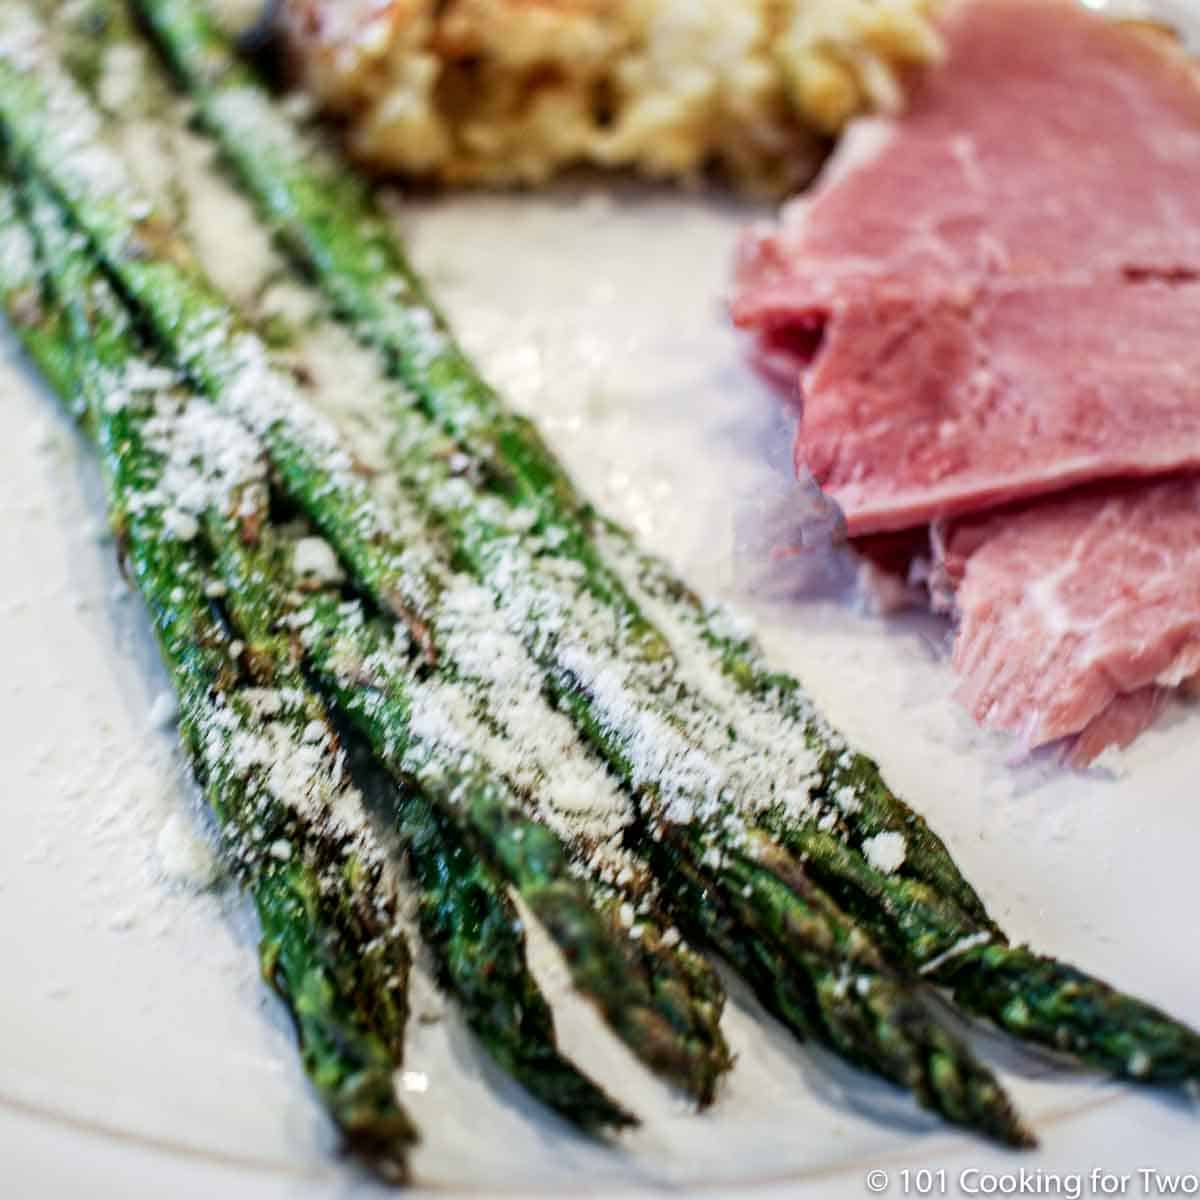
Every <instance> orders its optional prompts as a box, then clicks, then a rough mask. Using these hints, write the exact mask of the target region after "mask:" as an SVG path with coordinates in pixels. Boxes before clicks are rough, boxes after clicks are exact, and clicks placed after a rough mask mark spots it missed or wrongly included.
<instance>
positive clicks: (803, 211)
mask: <svg viewBox="0 0 1200 1200" xmlns="http://www.w3.org/2000/svg"><path fill="white" fill-rule="evenodd" d="M945 34H946V40H947V46H948V52H949V53H948V58H947V62H946V65H945V66H944V67H942V68H939V69H937V70H935V71H933V72H931V73H930V74H929V75H928V77H927V78H926V79H925V81H924V82H923V83H922V84H921V85H920V86H919V87H918V88H917V90H916V92H915V95H914V97H913V100H912V104H911V108H910V110H909V112H908V113H906V114H905V115H904V116H903V117H901V118H898V119H894V120H873V121H870V122H865V123H863V124H862V125H861V126H860V127H859V128H858V129H856V130H855V131H854V133H853V134H852V135H851V136H850V137H848V138H847V139H846V141H845V142H844V143H843V148H842V150H841V151H840V152H839V155H838V156H837V158H835V160H834V162H833V163H832V164H831V165H830V167H829V168H828V169H827V172H826V174H825V176H824V177H823V179H822V181H821V182H820V183H819V184H818V186H817V188H816V189H815V190H814V191H813V192H812V193H811V194H810V195H808V196H806V197H804V198H801V199H800V200H798V201H795V202H793V203H792V204H791V205H790V206H789V207H788V208H787V209H786V210H785V213H784V216H783V220H782V223H781V225H780V227H779V228H778V229H775V230H772V231H770V232H766V233H761V232H760V233H757V234H754V235H751V236H750V237H749V238H748V239H747V241H746V243H745V245H744V246H743V248H742V253H741V257H740V262H739V269H738V278H737V287H736V292H735V298H734V303H733V313H734V317H735V320H736V321H737V322H738V323H739V324H740V325H742V326H744V327H745V328H747V329H749V330H752V331H753V332H754V334H755V340H756V354H757V356H758V358H759V361H760V362H761V363H762V364H763V365H764V366H765V367H766V368H767V369H769V370H770V371H771V373H772V374H773V375H774V376H775V378H777V379H780V380H785V381H789V382H790V384H791V386H792V387H793V388H796V387H797V386H798V387H799V389H800V391H801V392H802V395H803V409H804V415H803V420H802V423H801V427H800V431H799V435H798V440H797V446H796V456H797V460H798V462H799V463H802V464H804V465H807V466H808V467H809V468H810V469H811V470H812V472H813V474H814V475H815V477H816V479H817V481H818V482H819V483H820V484H821V485H822V486H823V487H824V488H825V490H826V491H827V492H829V494H831V495H832V496H833V497H834V499H835V500H836V501H837V502H838V503H839V505H840V506H841V507H842V509H843V511H844V512H845V514H846V517H847V523H848V528H849V530H850V532H851V534H863V533H871V532H877V531H887V530H895V529H902V528H906V527H908V526H912V525H915V524H919V523H921V522H924V521H929V520H932V519H936V518H942V517H947V516H953V515H956V514H961V513H966V512H972V511H977V510H979V509H980V508H983V507H988V506H992V505H995V504H998V503H1002V502H1007V501H1013V500H1017V499H1023V498H1028V497H1031V496H1035V495H1040V494H1045V493H1048V492H1052V491H1057V490H1059V489H1063V488H1066V487H1069V486H1074V485H1077V484H1079V483H1081V482H1084V481H1087V480H1090V479H1097V478H1112V477H1118V476H1141V475H1151V474H1158V473H1161V472H1163V471H1168V470H1178V469H1181V468H1189V467H1190V468H1196V467H1200V282H1198V281H1200V88H1198V87H1197V83H1196V79H1195V76H1194V74H1193V69H1192V67H1191V66H1190V64H1188V63H1187V61H1186V60H1185V59H1184V58H1183V56H1182V54H1180V53H1178V52H1176V51H1175V50H1174V49H1173V48H1171V47H1170V45H1169V44H1168V43H1167V42H1166V40H1165V39H1163V38H1161V37H1155V38H1152V37H1150V36H1148V35H1146V34H1144V33H1142V32H1135V31H1133V30H1130V29H1128V28H1125V27H1121V26H1118V25H1116V24H1115V23H1113V22H1111V21H1109V20H1107V19H1105V18H1102V17H1100V16H1097V15H1096V14H1094V13H1090V12H1088V11H1087V10H1086V9H1085V8H1083V7H1082V6H1081V5H1079V4H1077V3H1074V2H1073V0H973V2H968V3H962V4H959V5H958V6H956V7H954V8H952V10H951V12H950V14H949V16H948V18H947V21H946V24H945Z"/></svg>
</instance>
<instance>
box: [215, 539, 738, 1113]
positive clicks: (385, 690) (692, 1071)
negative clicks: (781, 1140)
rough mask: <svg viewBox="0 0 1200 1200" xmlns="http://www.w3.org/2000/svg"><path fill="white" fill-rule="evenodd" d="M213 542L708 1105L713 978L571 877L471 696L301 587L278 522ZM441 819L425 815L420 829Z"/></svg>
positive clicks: (605, 1000) (652, 1052) (260, 632)
mask: <svg viewBox="0 0 1200 1200" xmlns="http://www.w3.org/2000/svg"><path fill="white" fill-rule="evenodd" d="M216 540H217V543H218V546H219V553H220V558H221V561H222V565H223V571H224V574H225V577H226V580H227V582H228V583H229V584H230V590H231V596H236V597H238V600H237V601H236V604H237V605H239V606H240V605H245V606H246V607H247V608H248V609H249V610H250V612H251V613H254V612H273V613H277V614H278V613H286V612H287V610H288V608H289V598H290V597H296V598H297V599H298V600H299V601H300V603H299V607H298V608H297V609H296V611H295V612H294V614H293V615H292V618H291V623H292V625H294V626H295V627H297V628H298V629H299V641H300V643H301V645H302V647H303V649H302V651H301V653H302V654H303V656H304V659H305V662H306V664H307V666H308V667H309V668H310V669H311V670H312V671H313V672H314V674H315V675H316V677H317V678H318V679H319V680H320V681H321V683H322V686H323V687H324V689H325V690H326V692H327V693H328V694H329V695H330V696H331V697H332V699H333V700H334V702H335V704H336V705H337V707H338V709H339V710H340V711H341V712H342V713H343V715H344V716H345V717H346V719H348V720H349V721H351V722H352V723H353V724H354V725H355V726H356V727H357V729H358V730H359V731H360V733H361V734H362V735H363V736H364V737H365V739H366V740H367V742H368V743H369V744H370V746H371V748H372V750H373V752H374V754H375V756H376V758H377V760H378V761H379V762H381V763H382V764H384V765H385V766H387V767H388V768H389V769H390V770H391V771H392V773H393V775H394V777H395V778H396V779H397V780H399V781H400V782H401V784H402V786H403V785H411V786H413V787H415V788H418V789H419V790H420V792H421V793H422V796H423V797H425V798H427V799H428V800H429V801H432V802H433V804H434V805H435V806H436V808H437V809H438V810H439V812H438V813H437V814H436V817H437V819H438V820H440V821H442V822H446V821H450V822H453V824H454V825H455V826H457V827H458V828H456V829H455V834H454V836H455V838H456V839H457V837H458V834H459V830H461V831H462V833H463V834H464V835H465V842H466V844H467V845H469V846H470V848H471V850H472V851H473V852H474V853H475V854H478V855H481V856H483V857H484V858H485V859H486V860H487V861H488V862H489V863H490V864H491V865H492V867H493V868H494V869H495V870H496V871H498V872H499V873H500V874H502V875H503V876H504V877H505V878H507V879H508V880H509V882H510V883H511V884H512V885H513V886H514V887H515V888H516V889H517V891H518V892H519V893H520V895H521V896H522V897H523V898H524V900H525V901H526V903H527V904H528V905H529V907H530V909H531V911H532V912H533V913H534V915H535V916H537V917H538V918H539V920H540V921H541V922H542V923H543V925H545V927H546V928H547V930H548V931H549V932H550V934H551V936H552V938H553V939H554V940H555V942H556V943H557V944H558V945H559V946H560V947H561V948H562V950H563V951H564V953H565V955H566V957H567V962H568V965H569V967H570V969H571V972H572V977H573V979H574V981H575V984H576V986H577V987H578V988H579V990H580V991H581V992H583V993H584V994H585V995H587V996H588V997H589V998H591V999H592V1000H593V1002H594V1003H595V1004H596V1005H597V1007H598V1008H599V1009H600V1011H601V1012H602V1013H603V1014H604V1017H605V1019H606V1021H607V1022H608V1023H609V1024H610V1025H611V1026H612V1027H613V1029H614V1030H615V1031H616V1032H617V1033H618V1034H619V1035H620V1036H621V1037H622V1038H623V1039H624V1040H625V1041H626V1042H627V1044H629V1045H630V1046H631V1047H632V1048H634V1049H635V1051H636V1052H637V1053H638V1054H639V1056H640V1057H641V1058H642V1059H643V1060H644V1061H646V1062H647V1063H648V1064H650V1065H651V1066H653V1067H654V1069H656V1070H657V1071H658V1072H659V1073H661V1074H663V1075H664V1076H665V1077H667V1078H669V1079H671V1080H673V1081H674V1082H676V1083H677V1084H679V1085H680V1086H681V1087H683V1088H685V1089H686V1090H688V1091H690V1092H691V1093H693V1094H694V1095H696V1096H698V1097H699V1098H700V1100H701V1101H702V1102H705V1103H707V1102H708V1101H709V1100H711V1098H712V1095H713V1090H714V1087H715V1084H716V1080H717V1078H718V1076H719V1075H720V1073H721V1072H723V1071H724V1070H726V1069H727V1068H728V1066H729V1065H730V1061H731V1060H730V1057H729V1054H728V1051H727V1049H726V1047H725V1043H724V1040H723V1038H722V1036H721V1033H720V1029H719V1025H718V1022H719V1018H720V1012H721V1003H720V988H719V984H718V983H717V981H716V979H715V977H713V978H712V980H711V982H710V983H709V984H708V987H707V995H706V996H705V995H695V996H694V995H693V994H692V993H691V992H690V991H688V990H687V989H686V988H684V987H682V986H681V984H682V978H681V972H680V971H679V970H678V968H677V967H676V966H675V962H674V959H675V957H676V956H675V955H672V954H670V953H669V952H667V951H666V950H664V951H663V952H661V953H659V954H658V955H656V956H655V957H654V961H653V963H652V967H653V970H650V969H647V966H646V965H645V964H643V963H641V962H639V961H638V958H639V956H638V955H635V954H633V953H631V952H630V950H629V942H630V939H629V937H628V931H627V930H625V929H624V928H621V929H620V930H619V931H617V930H614V928H613V926H612V924H611V922H610V921H607V920H606V919H605V916H604V903H603V901H602V900H601V899H600V898H599V897H597V896H596V895H595V894H594V893H593V892H592V890H591V889H590V888H589V887H588V886H587V884H586V882H585V881H584V880H582V879H580V878H578V877H577V876H576V874H575V872H574V871H573V869H572V865H571V863H570V861H569V859H568V856H567V855H566V853H565V851H564V850H563V848H562V846H561V845H560V844H559V842H558V839H557V838H556V837H555V836H554V834H553V833H552V832H551V831H550V830H549V829H547V828H546V827H545V826H543V825H542V824H540V823H539V822H537V821H535V820H531V819H529V818H528V817H527V816H526V815H525V813H524V811H523V808H524V806H523V805H522V803H521V800H520V799H519V797H518V796H517V795H516V794H515V793H514V792H513V791H512V789H511V788H510V787H509V785H508V784H507V782H506V781H505V780H504V779H503V778H502V777H501V776H500V775H499V774H498V773H497V772H496V771H495V770H494V769H493V768H490V767H489V766H488V765H487V764H486V763H485V762H484V761H482V760H480V759H478V756H477V754H476V753H475V752H474V751H473V750H471V749H469V748H467V747H466V746H465V745H464V742H463V740H462V735H461V733H460V732H459V731H458V730H456V729H455V724H456V722H457V723H459V724H461V718H460V714H461V713H462V712H463V710H464V709H465V708H466V707H467V705H468V704H469V702H470V701H469V693H467V692H466V691H465V689H458V688H455V686H454V685H453V684H452V683H449V682H447V681H445V680H441V681H430V680H422V679H421V678H420V677H419V672H418V671H417V669H416V667H417V664H415V663H413V662H412V661H411V658H410V655H409V653H408V652H407V648H405V647H401V648H397V647H396V645H395V638H394V637H393V636H390V635H389V634H388V632H387V630H386V629H384V628H377V627H375V626H374V625H373V624H372V623H370V622H368V621H367V620H366V619H365V618H364V615H363V613H362V610H361V607H360V606H359V605H358V604H357V603H356V602H354V601H350V602H348V603H347V602H343V601H341V598H340V596H336V595H329V594H319V593H318V594H315V595H314V594H312V593H311V592H310V594H309V595H307V596H302V595H301V594H300V593H299V592H298V589H297V583H298V581H297V580H296V579H295V578H294V577H293V576H292V570H291V565H290V564H291V561H292V555H291V554H290V553H289V549H290V548H289V547H288V546H287V544H286V543H280V542H279V541H278V540H277V539H275V538H273V537H272V536H271V534H270V531H259V533H258V536H257V538H256V540H255V543H249V542H247V541H246V539H244V538H241V537H239V536H238V535H237V531H236V530H232V529H228V528H226V529H225V530H223V531H222V530H217V531H216ZM434 628H435V629H436V626H435V627H434ZM278 641H279V633H278V632H277V631H273V630H271V629H270V628H268V627H266V626H263V627H260V628H259V629H256V630H255V641H254V642H253V643H252V644H255V645H262V646H264V647H266V646H269V645H270V644H271V643H272V642H278ZM432 819H434V814H432V813H430V814H429V815H428V817H427V818H426V819H425V820H423V821H422V824H423V825H424V824H428V821H429V820H432ZM426 840H428V835H426ZM497 891H498V888H497ZM643 952H644V953H645V951H643ZM671 981H673V984H674V985H673V986H668V985H669V983H670V982H671ZM714 994H715V996H716V997H717V1002H716V1003H715V1004H714V1003H712V1002H711V999H712V996H713V995H714Z"/></svg>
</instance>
